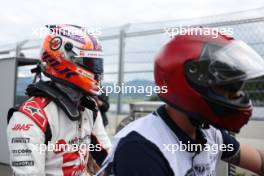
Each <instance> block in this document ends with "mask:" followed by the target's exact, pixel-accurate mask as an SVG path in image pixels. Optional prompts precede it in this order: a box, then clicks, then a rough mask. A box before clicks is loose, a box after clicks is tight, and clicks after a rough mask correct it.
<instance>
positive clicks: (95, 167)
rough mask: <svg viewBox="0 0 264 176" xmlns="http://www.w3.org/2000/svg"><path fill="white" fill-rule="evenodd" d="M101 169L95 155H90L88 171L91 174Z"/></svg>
mask: <svg viewBox="0 0 264 176" xmlns="http://www.w3.org/2000/svg"><path fill="white" fill-rule="evenodd" d="M99 170H100V166H98V164H97V163H96V161H95V160H94V159H93V157H92V156H91V155H90V156H89V159H88V163H87V171H88V173H89V174H90V175H94V174H96V173H97V172H98V171H99Z"/></svg>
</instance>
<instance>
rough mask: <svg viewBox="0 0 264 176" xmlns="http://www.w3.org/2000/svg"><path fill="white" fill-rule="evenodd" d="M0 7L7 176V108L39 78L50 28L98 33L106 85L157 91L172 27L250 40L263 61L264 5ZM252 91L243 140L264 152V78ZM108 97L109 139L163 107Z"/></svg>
mask: <svg viewBox="0 0 264 176" xmlns="http://www.w3.org/2000/svg"><path fill="white" fill-rule="evenodd" d="M0 2H2V3H1V4H2V6H1V7H0V12H1V15H0V24H1V27H0V81H1V84H0V88H1V89H0V90H1V92H0V117H1V118H0V126H1V128H0V130H1V131H0V132H1V133H0V148H1V151H0V163H2V166H0V175H8V174H10V170H8V151H7V144H6V137H5V136H6V134H5V128H6V114H7V110H8V108H9V107H11V106H13V105H16V104H19V103H20V102H21V101H23V100H24V99H25V98H26V97H25V94H24V92H25V88H26V87H27V85H28V84H30V83H31V82H32V80H33V75H32V74H31V72H30V69H31V68H33V67H34V65H35V64H36V63H37V60H38V57H39V53H40V46H41V42H42V37H43V35H40V34H41V31H42V30H43V28H44V26H45V25H50V24H76V25H80V26H85V27H88V28H90V29H91V30H92V31H96V32H98V37H99V39H100V40H101V41H102V45H103V51H104V69H105V74H104V83H103V84H104V85H106V86H114V84H115V83H125V85H127V86H131V85H132V86H154V82H153V61H154V57H155V54H156V53H157V52H158V50H159V49H160V48H161V46H162V45H164V44H165V43H166V42H167V41H168V40H169V39H170V36H169V35H168V34H167V33H166V32H165V28H177V27H186V26H191V27H199V26H203V27H214V28H218V29H224V28H232V29H233V36H234V37H235V38H236V39H240V40H243V41H244V42H246V43H248V44H249V45H250V46H251V47H253V48H254V49H255V50H256V51H257V52H258V53H259V54H260V55H261V56H264V1H263V0H240V1H228V0H222V1H216V0H200V1H195V0H185V1H175V0H165V1H160V0H154V1H150V0H133V1H121V0H111V1H106V0H98V1H84V0H75V1H69V0H64V1H62V0H57V1H52V0H27V1H25V2H22V1H19V0H9V1H4V0H0ZM179 84H180V83H179ZM245 90H246V91H247V92H248V93H249V95H250V96H251V98H252V99H253V104H254V113H253V117H252V120H251V121H250V122H249V124H248V125H247V126H246V127H245V128H244V129H243V130H242V131H241V133H240V134H238V135H237V137H238V139H239V140H240V141H242V142H246V143H250V144H252V145H254V146H256V147H258V148H262V149H264V137H263V128H264V117H263V116H264V115H263V114H264V78H260V79H258V80H252V81H251V82H250V83H248V84H247V85H246V86H245ZM109 98H110V110H109V112H108V120H109V122H110V123H109V125H108V126H107V127H106V128H107V131H108V133H109V135H110V136H112V135H113V134H114V133H115V132H116V129H117V128H118V125H119V124H120V122H121V121H122V120H123V122H122V123H123V124H126V123H127V122H128V121H131V120H134V119H135V118H137V117H139V116H142V115H143V114H145V113H148V112H151V111H152V110H154V109H155V108H156V107H157V106H159V105H160V104H161V102H159V99H158V98H157V96H156V95H155V94H153V95H152V96H147V94H136V93H133V94H121V93H120V94H116V93H112V94H110V95H109ZM153 101H155V102H153ZM131 117H132V118H131ZM125 118H126V120H124V119H125ZM220 170H221V171H222V172H221V174H219V175H221V176H222V175H239V174H240V175H241V174H242V175H243V174H248V175H252V174H250V173H247V172H246V171H244V170H240V169H236V168H235V167H233V166H230V165H225V166H223V167H221V168H220ZM1 172H3V173H2V174H1Z"/></svg>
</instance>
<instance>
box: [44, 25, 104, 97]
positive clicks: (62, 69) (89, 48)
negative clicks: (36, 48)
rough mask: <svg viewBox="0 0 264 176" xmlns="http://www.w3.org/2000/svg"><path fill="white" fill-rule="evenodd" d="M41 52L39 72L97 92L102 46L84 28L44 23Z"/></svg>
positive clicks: (86, 90) (101, 61) (62, 81)
mask: <svg viewBox="0 0 264 176" xmlns="http://www.w3.org/2000/svg"><path fill="white" fill-rule="evenodd" d="M47 27H48V28H49V30H50V33H49V34H48V35H47V36H46V37H45V39H44V42H43V46H42V52H41V68H42V72H43V73H44V74H45V75H46V76H47V77H49V78H51V79H52V80H55V81H57V82H60V83H62V84H66V85H68V86H71V87H74V88H78V89H80V90H82V91H84V92H85V93H88V94H91V95H98V94H99V92H100V89H99V86H100V78H101V75H102V74H103V59H102V47H101V45H100V44H99V43H98V41H97V39H96V38H95V36H93V35H89V34H88V33H87V30H85V28H81V27H79V26H75V25H51V26H47Z"/></svg>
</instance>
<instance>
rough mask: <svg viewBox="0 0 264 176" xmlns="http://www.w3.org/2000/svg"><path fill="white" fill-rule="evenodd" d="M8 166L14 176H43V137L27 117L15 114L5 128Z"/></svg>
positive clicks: (40, 131) (41, 132)
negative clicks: (8, 154) (8, 158)
mask: <svg viewBox="0 0 264 176" xmlns="http://www.w3.org/2000/svg"><path fill="white" fill-rule="evenodd" d="M7 140H8V145H9V152H10V165H11V167H12V170H13V173H14V175H40V176H42V175H43V176H44V175H45V157H46V155H45V151H42V152H41V148H40V146H41V145H44V141H45V135H44V133H43V131H42V130H41V129H40V128H39V127H38V126H37V125H36V124H35V122H34V121H32V120H31V119H30V118H29V117H28V116H26V115H25V114H23V113H21V112H15V113H14V114H13V116H12V118H11V119H10V121H9V124H8V126H7Z"/></svg>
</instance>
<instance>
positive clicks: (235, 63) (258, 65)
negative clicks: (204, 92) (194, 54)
mask: <svg viewBox="0 0 264 176" xmlns="http://www.w3.org/2000/svg"><path fill="white" fill-rule="evenodd" d="M185 69H186V70H185V73H186V75H187V77H188V78H189V79H190V80H191V81H193V82H195V83H196V84H198V85H202V86H208V85H209V86H212V85H226V84H230V83H234V82H239V81H246V80H249V79H253V78H257V77H260V76H262V75H264V60H263V58H262V57H261V56H260V55H259V54H257V53H256V52H255V51H254V50H253V49H252V48H251V47H249V46H248V45H247V44H245V43H244V42H242V41H232V42H231V43H229V44H227V45H226V46H216V45H209V44H208V45H207V46H205V49H204V51H203V53H202V55H201V58H200V60H199V61H191V63H187V64H186V68H185Z"/></svg>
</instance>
